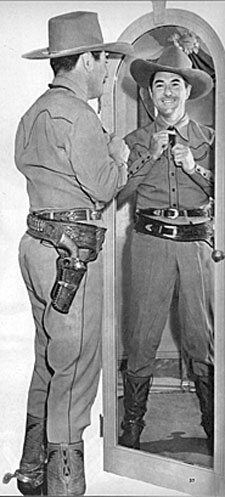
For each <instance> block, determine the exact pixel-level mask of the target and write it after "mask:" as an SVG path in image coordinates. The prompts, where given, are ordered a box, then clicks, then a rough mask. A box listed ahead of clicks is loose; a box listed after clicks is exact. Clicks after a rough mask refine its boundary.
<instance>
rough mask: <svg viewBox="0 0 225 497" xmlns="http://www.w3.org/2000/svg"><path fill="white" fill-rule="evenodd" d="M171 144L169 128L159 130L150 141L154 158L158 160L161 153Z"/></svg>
mask: <svg viewBox="0 0 225 497" xmlns="http://www.w3.org/2000/svg"><path fill="white" fill-rule="evenodd" d="M168 144H169V132H168V131H167V130H165V129H164V130H162V131H159V132H158V133H154V134H153V135H152V137H151V141H150V150H149V152H150V154H151V156H152V157H153V159H155V160H157V159H158V158H159V157H160V155H162V153H163V152H164V150H166V149H167V148H168Z"/></svg>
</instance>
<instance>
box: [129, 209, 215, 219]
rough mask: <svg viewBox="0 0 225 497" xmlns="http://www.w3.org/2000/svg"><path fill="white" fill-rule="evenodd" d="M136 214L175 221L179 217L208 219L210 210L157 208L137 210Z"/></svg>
mask: <svg viewBox="0 0 225 497" xmlns="http://www.w3.org/2000/svg"><path fill="white" fill-rule="evenodd" d="M137 213H140V214H143V215H146V216H147V215H149V216H163V217H167V218H168V219H176V218H177V217H179V216H184V217H210V216H211V208H209V207H200V208H199V209H174V208H172V207H171V208H170V207H169V208H167V209H158V208H148V209H138V210H137Z"/></svg>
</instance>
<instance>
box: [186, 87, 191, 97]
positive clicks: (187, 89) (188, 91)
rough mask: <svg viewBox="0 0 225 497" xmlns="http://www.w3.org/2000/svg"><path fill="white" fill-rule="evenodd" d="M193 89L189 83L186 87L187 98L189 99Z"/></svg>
mask: <svg viewBox="0 0 225 497" xmlns="http://www.w3.org/2000/svg"><path fill="white" fill-rule="evenodd" d="M191 89H192V86H191V85H187V87H186V100H188V98H189V97H190V94H191Z"/></svg>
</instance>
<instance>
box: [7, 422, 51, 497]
mask: <svg viewBox="0 0 225 497" xmlns="http://www.w3.org/2000/svg"><path fill="white" fill-rule="evenodd" d="M45 446H46V442H45V420H43V419H40V418H36V417H34V416H31V415H30V414H28V415H27V423H26V431H25V439H24V445H23V453H22V458H21V461H20V466H19V469H17V470H16V471H15V473H14V474H11V473H7V474H6V475H5V476H4V478H3V483H9V481H10V480H11V479H12V478H14V477H15V478H17V487H18V490H19V491H20V492H21V494H22V495H41V493H42V490H43V487H44V470H45V458H46V452H45V451H46V449H45Z"/></svg>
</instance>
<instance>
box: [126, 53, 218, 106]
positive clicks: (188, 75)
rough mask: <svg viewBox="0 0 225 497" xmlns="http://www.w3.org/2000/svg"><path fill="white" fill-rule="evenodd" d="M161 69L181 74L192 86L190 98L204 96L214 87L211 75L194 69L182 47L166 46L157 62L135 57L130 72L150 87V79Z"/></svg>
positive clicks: (141, 82) (138, 81) (142, 84)
mask: <svg viewBox="0 0 225 497" xmlns="http://www.w3.org/2000/svg"><path fill="white" fill-rule="evenodd" d="M159 71H163V72H171V73H175V74H179V75H180V76H182V77H183V78H184V80H185V81H187V83H189V84H190V85H191V86H192V89H191V93H190V97H189V98H190V99H192V100H194V99H197V98H200V97H203V96H205V95H207V93H209V92H210V91H211V90H212V88H213V80H212V78H211V76H210V75H209V74H208V73H206V72H205V71H202V70H200V69H193V68H192V63H191V60H190V59H189V57H188V55H186V54H185V53H184V52H183V50H182V49H181V48H178V47H175V46H174V45H173V46H169V47H166V48H165V50H164V51H163V52H162V54H161V55H160V57H159V59H158V61H157V62H151V61H148V60H143V59H135V60H134V61H133V62H132V63H131V65H130V72H131V75H132V77H133V78H134V79H135V81H136V82H137V84H138V85H139V86H142V87H143V88H148V87H149V84H150V79H151V78H152V76H153V75H154V74H155V73H156V72H159Z"/></svg>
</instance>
